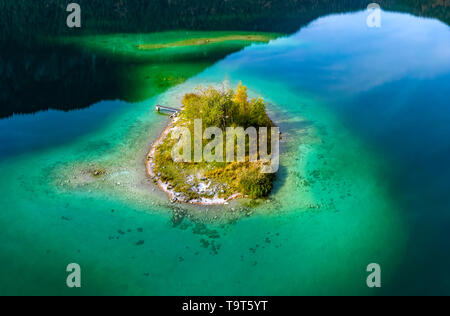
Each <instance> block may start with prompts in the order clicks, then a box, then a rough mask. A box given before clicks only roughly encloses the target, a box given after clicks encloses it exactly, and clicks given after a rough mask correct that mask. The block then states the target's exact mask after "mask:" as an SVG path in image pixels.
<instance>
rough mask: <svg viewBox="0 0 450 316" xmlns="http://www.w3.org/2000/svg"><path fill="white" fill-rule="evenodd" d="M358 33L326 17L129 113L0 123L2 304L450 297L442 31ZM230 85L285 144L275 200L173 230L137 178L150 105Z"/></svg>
mask: <svg viewBox="0 0 450 316" xmlns="http://www.w3.org/2000/svg"><path fill="white" fill-rule="evenodd" d="M365 19H366V13H352V14H345V15H335V16H328V17H323V18H321V19H319V20H316V21H315V22H313V23H312V24H310V25H309V26H307V27H305V28H303V29H301V30H299V32H298V33H296V34H294V35H291V36H287V37H285V38H280V39H277V40H273V41H271V42H270V43H269V44H258V45H252V46H251V47H248V48H246V49H244V50H242V51H240V52H238V53H234V54H232V55H230V56H228V57H226V58H225V59H224V60H222V61H220V62H218V63H216V64H215V65H213V66H211V67H209V68H208V69H206V70H205V71H203V72H202V73H200V74H198V75H196V76H194V77H192V78H191V79H189V80H187V81H186V82H184V83H182V84H180V85H177V86H175V87H173V88H171V89H169V90H168V91H166V92H164V93H162V94H159V95H157V96H155V97H153V98H152V99H149V100H146V101H143V102H140V103H125V102H122V101H102V102H99V103H97V104H94V105H93V106H91V107H90V108H88V109H85V110H77V111H72V112H67V113H63V112H57V111H48V112H40V113H37V114H34V115H24V116H14V117H11V118H8V119H3V120H0V135H2V136H1V137H2V139H1V140H2V141H1V145H0V153H1V159H0V172H1V173H0V174H1V175H2V176H1V178H0V191H1V192H2V194H1V195H0V205H2V210H1V212H0V227H1V230H0V266H1V267H2V269H1V271H0V284H1V287H0V294H59V295H71V294H75V295H77V294H80V295H81V294H88V295H94V294H114V295H116V294H122V295H135V294H145V295H302V294H338V295H342V294H363V295H380V294H432V293H439V294H444V293H445V294H450V293H449V288H450V287H449V285H450V284H449V283H450V275H449V273H448V271H446V267H448V264H449V263H450V255H449V253H448V251H447V249H448V246H449V244H448V241H449V240H450V239H449V235H448V227H449V226H450V216H449V214H448V210H449V205H450V203H449V197H448V176H450V168H449V167H448V164H447V163H446V162H448V159H449V158H450V124H449V123H450V111H449V104H448V100H447V95H448V91H449V84H448V83H449V82H450V81H449V79H450V58H449V57H450V30H449V27H448V26H447V25H445V24H443V23H441V22H438V21H436V20H431V19H421V18H416V17H413V16H410V15H405V14H395V13H387V12H384V13H383V25H382V27H381V28H380V29H369V28H367V26H366V24H365ZM239 81H242V82H243V83H244V84H245V85H247V86H248V87H249V88H250V92H251V94H252V95H255V96H257V95H260V96H262V97H263V98H264V99H265V100H266V102H267V104H268V109H269V111H270V112H271V116H272V117H273V119H274V120H275V121H276V122H277V124H278V125H279V126H280V127H281V130H282V132H283V134H284V141H283V143H282V157H281V169H280V175H279V177H278V180H277V183H276V187H275V190H274V192H273V194H272V196H271V197H270V200H269V201H268V202H267V203H265V204H264V205H260V206H259V207H257V208H256V209H255V211H254V213H253V214H252V215H251V216H250V217H244V218H240V219H238V220H235V221H232V222H227V221H226V220H221V219H219V220H213V219H212V216H213V215H210V216H208V214H214V216H216V215H217V216H219V217H222V216H221V214H226V213H229V212H231V208H232V207H234V206H229V207H228V206H227V207H216V208H199V209H191V208H187V207H185V206H177V208H183V209H186V211H187V212H188V213H189V214H193V217H192V218H187V217H186V218H185V219H184V220H183V221H182V222H181V223H175V222H174V221H173V220H172V211H173V206H171V205H170V204H169V203H168V201H167V198H166V197H165V196H164V195H162V194H160V192H158V191H157V190H154V188H153V187H152V186H151V184H150V183H149V181H148V179H146V177H145V165H144V160H145V155H146V152H147V150H148V148H149V146H150V144H151V142H152V141H153V140H155V139H156V137H157V136H158V134H159V133H160V132H161V130H162V129H163V128H164V126H165V124H166V123H167V120H168V119H167V118H166V117H164V116H160V115H157V114H156V113H155V112H154V108H153V106H154V104H155V103H162V104H172V105H173V104H179V102H180V100H181V98H182V96H183V95H184V94H185V93H186V92H188V91H191V90H192V89H193V88H195V87H196V86H198V85H199V84H202V85H208V84H213V85H221V84H225V85H231V86H235V85H236V84H237V83H238V82H239ZM149 89H151V87H149ZM68 97H70V96H68ZM99 166H101V167H102V168H105V169H106V170H107V176H105V177H103V178H100V179H92V178H90V177H88V176H86V174H87V171H88V170H89V168H95V167H99ZM72 262H76V263H79V264H80V265H81V267H82V288H81V289H76V290H73V289H68V288H67V287H66V284H65V279H66V276H67V274H66V272H65V268H66V266H67V265H68V264H69V263H72ZM372 262H376V263H379V264H380V265H381V267H382V271H383V274H382V277H383V279H382V282H383V287H382V288H381V289H377V290H373V289H369V288H367V286H366V277H367V273H366V267H367V265H368V264H369V263H372ZM412 276H413V277H412Z"/></svg>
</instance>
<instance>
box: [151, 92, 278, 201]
mask: <svg viewBox="0 0 450 316" xmlns="http://www.w3.org/2000/svg"><path fill="white" fill-rule="evenodd" d="M198 119H201V120H202V128H203V129H202V130H205V129H206V128H208V127H219V128H220V129H221V130H222V132H223V135H224V137H225V138H226V128H227V127H244V128H247V127H255V128H259V127H267V128H269V129H270V128H271V127H275V125H274V123H273V122H272V121H271V119H270V118H269V116H268V115H267V112H266V106H265V103H264V100H263V99H262V98H255V99H249V97H248V93H247V88H246V87H245V86H244V85H242V84H239V86H238V88H237V90H236V91H233V89H223V90H218V89H215V88H213V87H209V88H198V91H196V93H188V94H186V95H185V96H184V98H183V108H182V111H181V113H180V114H179V116H178V117H177V119H176V120H174V122H173V126H172V128H171V132H170V133H168V135H167V137H166V138H165V139H164V140H163V141H162V142H161V143H160V144H159V145H158V146H157V147H156V150H155V157H154V163H155V165H154V173H155V174H156V175H157V176H158V178H159V179H160V180H161V181H163V182H164V183H166V184H167V185H168V189H170V190H173V191H174V192H176V194H177V197H178V200H182V201H185V202H188V201H192V200H195V201H200V200H201V199H202V198H206V199H213V198H215V199H217V198H218V199H223V200H227V199H229V198H230V197H232V196H237V195H242V196H248V197H249V198H253V199H257V198H263V197H266V196H268V195H269V193H270V192H271V190H272V186H273V181H274V180H275V177H276V175H275V174H274V173H262V172H261V167H262V162H261V161H257V162H255V161H249V160H250V159H249V150H248V149H249V148H248V147H249V139H248V138H246V143H245V145H246V152H245V155H246V156H245V162H237V161H235V162H225V161H226V159H225V158H224V160H223V161H224V162H216V161H214V162H206V161H204V160H202V161H201V162H179V161H178V162H177V161H174V160H173V158H172V149H173V147H174V145H175V144H176V142H177V140H176V139H173V138H172V137H171V133H172V131H174V130H176V129H177V128H179V127H187V128H188V129H189V130H190V131H191V135H194V120H198ZM268 136H269V137H268V138H269V139H268V148H269V151H271V148H270V144H271V140H270V133H269V135H268ZM192 142H194V139H193V137H192ZM202 142H203V146H205V145H206V144H207V143H209V142H211V140H205V139H203V140H202ZM235 145H236V144H235ZM192 148H193V147H192ZM225 151H226V148H225V144H224V151H223V153H224V155H226V152H225ZM180 197H181V198H180Z"/></svg>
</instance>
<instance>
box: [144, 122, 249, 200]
mask: <svg viewBox="0 0 450 316" xmlns="http://www.w3.org/2000/svg"><path fill="white" fill-rule="evenodd" d="M177 120H178V117H172V118H171V121H170V122H169V124H168V125H167V126H166V128H165V129H164V130H163V132H162V133H161V135H160V136H159V137H158V139H157V140H156V141H155V142H154V143H153V144H152V146H151V148H150V151H149V152H148V154H147V157H146V163H145V165H146V171H147V175H148V176H149V177H150V178H151V179H152V180H153V183H154V184H156V185H157V186H158V187H159V188H160V189H161V190H162V191H163V192H165V193H166V194H167V196H168V197H169V199H170V201H171V203H177V202H179V203H186V204H192V205H201V206H214V205H228V204H229V203H230V202H231V201H233V200H236V199H238V198H242V197H243V196H242V194H241V193H235V194H233V195H231V196H230V197H228V198H227V199H224V198H218V197H217V194H218V192H215V193H216V194H215V197H214V198H201V199H192V200H190V199H189V198H188V197H187V196H185V195H184V194H183V193H181V192H176V191H175V190H173V188H172V186H171V185H170V184H169V183H167V182H164V181H163V180H162V179H161V178H160V175H158V174H156V173H155V171H154V167H155V161H154V160H155V153H156V148H157V147H158V145H159V144H161V143H162V142H163V141H164V140H165V139H166V137H167V136H168V135H169V134H170V132H171V131H172V129H173V127H174V123H175V122H176V121H177ZM202 180H204V181H205V182H202V183H200V184H199V185H197V186H194V185H193V187H192V189H193V190H198V191H201V190H207V189H208V188H209V186H210V185H209V184H208V182H207V181H208V179H202ZM186 183H189V179H186ZM210 190H212V193H214V191H213V190H214V188H210Z"/></svg>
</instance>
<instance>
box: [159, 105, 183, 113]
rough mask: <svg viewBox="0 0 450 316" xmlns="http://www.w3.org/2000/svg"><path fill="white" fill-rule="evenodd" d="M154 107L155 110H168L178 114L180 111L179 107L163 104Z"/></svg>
mask: <svg viewBox="0 0 450 316" xmlns="http://www.w3.org/2000/svg"><path fill="white" fill-rule="evenodd" d="M155 109H156V111H157V112H169V113H174V114H176V115H178V114H179V113H180V110H179V109H175V108H171V107H170V106H164V105H156V106H155Z"/></svg>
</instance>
